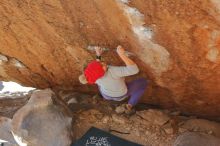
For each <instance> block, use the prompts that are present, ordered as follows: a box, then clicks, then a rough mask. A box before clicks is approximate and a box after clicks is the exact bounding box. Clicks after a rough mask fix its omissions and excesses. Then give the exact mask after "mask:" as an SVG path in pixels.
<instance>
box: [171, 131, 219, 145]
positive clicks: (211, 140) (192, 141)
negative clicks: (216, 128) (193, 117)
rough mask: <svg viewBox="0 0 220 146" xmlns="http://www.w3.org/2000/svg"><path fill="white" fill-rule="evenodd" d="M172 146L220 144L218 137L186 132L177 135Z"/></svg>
mask: <svg viewBox="0 0 220 146" xmlns="http://www.w3.org/2000/svg"><path fill="white" fill-rule="evenodd" d="M173 146H220V139H219V138H217V137H214V136H212V135H208V134H200V133H193V132H186V133H183V134H182V135H180V136H178V137H177V139H176V141H175V142H174V144H173Z"/></svg>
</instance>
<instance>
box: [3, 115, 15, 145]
mask: <svg viewBox="0 0 220 146" xmlns="http://www.w3.org/2000/svg"><path fill="white" fill-rule="evenodd" d="M1 140H4V141H7V142H6V143H4V146H18V145H17V143H16V141H15V140H14V138H13V135H12V134H11V119H9V118H6V117H0V141H1Z"/></svg>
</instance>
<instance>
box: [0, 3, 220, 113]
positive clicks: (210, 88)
mask: <svg viewBox="0 0 220 146" xmlns="http://www.w3.org/2000/svg"><path fill="white" fill-rule="evenodd" d="M219 24H220V2H219V1H218V0H203V1H201V0H194V1H190V0H184V1H176V0H169V1H163V0H154V1H152V0H130V1H129V0H80V1H79V0H36V1H31V0H11V1H8V0H1V1H0V36H1V37H0V78H1V79H2V80H13V81H16V82H19V83H22V84H23V85H29V86H33V87H38V88H46V87H61V88H64V89H67V88H72V89H84V90H86V89H89V88H87V87H86V88H79V87H80V86H79V82H78V75H79V74H80V73H81V68H82V66H83V64H84V62H86V60H87V59H91V56H92V55H93V54H92V53H91V52H89V51H88V50H86V49H85V48H87V47H88V46H89V45H99V46H103V47H109V48H110V49H114V48H115V47H116V46H117V45H118V44H121V45H123V46H124V47H125V48H127V49H128V50H129V51H130V52H133V53H135V54H136V56H135V57H134V59H135V60H136V62H137V63H138V65H139V66H140V69H141V75H142V76H145V77H148V78H149V80H151V84H150V85H149V88H148V91H147V93H146V96H145V97H144V99H143V101H144V102H146V103H151V104H157V105H161V106H163V107H176V108H178V109H180V110H181V111H183V112H185V113H193V114H197V115H200V116H209V117H219V113H220V78H219V75H220V65H219V64H220V57H219V50H220V26H219ZM104 58H105V60H106V61H107V62H108V63H110V64H117V65H118V64H120V63H121V62H120V60H119V58H118V57H117V55H115V53H114V51H109V52H107V53H105V57H104Z"/></svg>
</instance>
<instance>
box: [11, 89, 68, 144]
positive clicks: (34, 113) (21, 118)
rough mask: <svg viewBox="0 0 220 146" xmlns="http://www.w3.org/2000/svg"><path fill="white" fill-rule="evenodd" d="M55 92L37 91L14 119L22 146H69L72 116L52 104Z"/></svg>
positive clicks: (13, 124)
mask: <svg viewBox="0 0 220 146" xmlns="http://www.w3.org/2000/svg"><path fill="white" fill-rule="evenodd" d="M52 94H53V92H52V91H51V90H49V89H47V90H42V91H35V92H34V93H33V94H32V96H31V98H30V100H29V101H28V103H27V104H26V105H25V106H24V107H22V108H21V109H20V110H18V111H17V112H16V113H15V115H14V117H13V119H12V131H13V135H14V138H15V140H16V142H17V143H18V144H19V145H20V146H27V145H28V146H29V145H31V146H69V145H70V143H71V134H70V133H71V131H70V130H71V118H68V117H67V116H65V115H64V114H63V112H62V109H61V107H58V106H55V105H53V104H52V99H51V97H52Z"/></svg>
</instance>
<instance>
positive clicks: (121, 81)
mask: <svg viewBox="0 0 220 146" xmlns="http://www.w3.org/2000/svg"><path fill="white" fill-rule="evenodd" d="M95 51H96V60H95V61H92V62H90V63H89V64H88V65H87V66H86V67H85V69H84V73H83V74H82V75H80V76H79V80H80V82H81V83H83V84H87V83H88V84H97V85H98V88H99V91H100V93H101V95H102V96H103V98H105V99H107V100H114V101H122V100H125V99H126V98H128V97H130V98H129V100H128V103H127V104H125V108H126V110H127V111H131V110H132V109H133V107H134V106H135V105H136V104H137V103H138V101H139V100H140V98H141V96H142V95H143V93H144V91H145V89H146V87H147V80H146V79H144V78H139V79H136V80H133V81H131V82H128V83H126V82H125V78H124V77H126V76H131V75H134V74H137V73H138V72H139V69H138V67H137V65H136V63H135V62H134V61H133V60H131V59H130V58H129V57H127V56H126V54H125V49H124V48H122V47H121V46H118V47H117V54H118V55H119V57H120V58H121V59H122V60H123V62H124V63H125V64H126V66H110V65H107V64H106V63H104V62H102V61H101V54H102V52H103V51H102V48H100V47H96V48H95Z"/></svg>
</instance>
